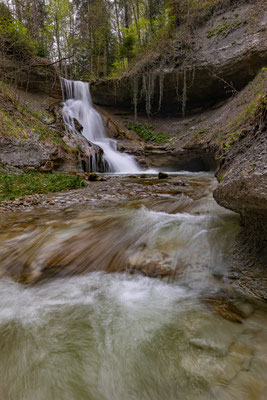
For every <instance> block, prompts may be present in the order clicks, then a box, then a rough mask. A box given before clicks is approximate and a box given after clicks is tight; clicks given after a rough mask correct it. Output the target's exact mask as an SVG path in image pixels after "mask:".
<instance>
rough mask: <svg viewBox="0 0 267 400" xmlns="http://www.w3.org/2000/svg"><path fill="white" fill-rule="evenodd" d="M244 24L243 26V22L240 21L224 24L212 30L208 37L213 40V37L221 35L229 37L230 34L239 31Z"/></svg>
mask: <svg viewBox="0 0 267 400" xmlns="http://www.w3.org/2000/svg"><path fill="white" fill-rule="evenodd" d="M242 24H243V21H240V20H235V21H227V22H224V23H223V24H222V25H220V26H217V27H216V28H214V29H211V30H210V31H209V32H208V34H207V37H208V38H211V37H213V36H220V35H223V36H227V35H228V34H229V33H230V32H232V31H233V30H235V29H237V28H238V27H239V26H241V25H242Z"/></svg>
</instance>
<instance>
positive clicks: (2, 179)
mask: <svg viewBox="0 0 267 400" xmlns="http://www.w3.org/2000/svg"><path fill="white" fill-rule="evenodd" d="M84 186H85V183H84V181H83V180H82V178H81V177H80V176H76V175H68V174H62V173H53V174H52V173H40V172H29V173H23V174H19V175H15V174H7V173H3V172H1V173H0V201H3V200H14V199H16V198H19V197H23V196H26V195H30V194H35V193H51V192H59V191H62V190H67V189H79V188H82V187H84Z"/></svg>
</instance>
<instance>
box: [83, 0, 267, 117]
mask: <svg viewBox="0 0 267 400" xmlns="http://www.w3.org/2000/svg"><path fill="white" fill-rule="evenodd" d="M242 3H243V4H238V6H237V9H236V11H237V12H238V20H239V21H240V24H238V25H237V27H236V29H233V30H232V31H230V32H228V34H227V36H225V35H223V34H222V35H219V34H218V35H214V36H212V37H210V36H209V33H210V32H211V31H212V30H213V29H215V28H216V27H217V28H219V27H220V26H222V25H223V24H227V23H231V21H233V9H232V7H231V6H230V7H229V6H228V7H225V9H224V10H223V9H222V10H221V11H220V12H218V13H217V15H216V13H215V12H212V13H211V15H212V18H207V20H206V21H203V22H204V23H202V24H199V25H198V24H196V26H194V30H193V31H194V33H193V34H192V36H191V41H190V42H188V40H187V39H186V40H187V45H186V46H189V47H190V50H189V51H188V49H186V48H185V45H184V44H183V45H181V43H182V41H183V39H182V38H183V37H184V36H185V34H184V31H186V29H187V28H186V27H185V26H183V25H182V26H180V27H179V28H178V30H177V32H176V37H177V38H179V39H178V40H177V41H176V43H175V42H174V43H173V44H172V46H173V51H172V52H170V53H167V54H162V51H159V52H158V53H157V52H156V51H155V52H154V53H152V54H151V52H148V55H147V57H143V58H142V61H141V62H139V63H137V64H136V65H135V67H134V71H137V72H139V75H140V78H139V80H138V84H139V93H140V94H141V93H142V84H143V80H144V79H146V78H147V79H150V76H152V74H151V72H152V73H153V74H154V75H153V76H154V77H155V78H156V79H155V82H154V83H155V85H154V92H153V98H152V99H150V102H151V103H152V107H153V105H154V110H155V111H156V110H157V108H158V100H159V98H160V94H162V93H161V91H160V83H159V82H160V79H159V78H160V77H162V76H163V77H164V85H163V96H162V110H163V111H164V112H166V113H170V112H171V113H176V114H177V113H178V112H179V110H180V113H181V109H182V104H181V103H182V101H181V98H182V97H183V93H184V85H183V82H184V76H185V74H186V80H187V82H188V85H187V87H186V96H187V104H186V107H187V110H192V111H199V110H200V109H201V108H202V109H203V107H204V108H207V107H210V106H213V105H214V104H216V103H218V102H220V101H221V100H223V99H225V98H228V97H229V96H231V95H232V94H233V93H236V91H239V90H241V89H242V88H243V87H244V86H245V85H246V84H247V83H248V82H250V81H251V80H252V79H253V78H254V77H255V75H256V74H257V73H258V71H259V70H260V68H261V67H264V66H265V65H266V62H267V41H266V31H265V27H266V14H265V13H264V12H259V10H258V7H259V6H258V5H257V4H256V3H255V2H250V3H248V2H242ZM228 4H230V3H228ZM231 4H232V3H231ZM255 18H256V19H255ZM252 21H253V23H251V22H252ZM179 30H180V31H179ZM183 30H184V31H183ZM192 54H194V57H193V59H192ZM164 55H165V60H166V61H165V63H164ZM181 60H182V61H181ZM138 69H139V71H138ZM137 76H138V75H137ZM137 79H138V78H137ZM137 79H136V80H137ZM136 80H135V82H136ZM132 83H133V77H131V74H130V73H128V74H127V75H125V77H123V78H121V77H120V78H117V79H116V78H115V79H109V80H99V81H95V82H92V83H91V92H92V97H93V100H94V102H95V103H97V104H99V105H103V106H114V107H120V108H122V109H125V108H126V107H127V105H128V107H132V99H133V92H132V90H131V88H132V87H133V86H132ZM177 94H178V96H177ZM138 108H139V109H140V110H142V111H145V108H146V99H145V96H143V97H142V96H140V102H139V105H138Z"/></svg>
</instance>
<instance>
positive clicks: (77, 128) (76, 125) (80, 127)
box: [74, 118, 83, 132]
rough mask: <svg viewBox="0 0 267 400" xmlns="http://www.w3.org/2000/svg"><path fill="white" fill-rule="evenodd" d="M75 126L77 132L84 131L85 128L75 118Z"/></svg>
mask: <svg viewBox="0 0 267 400" xmlns="http://www.w3.org/2000/svg"><path fill="white" fill-rule="evenodd" d="M74 125H75V129H76V131H77V132H81V131H82V130H83V126H82V125H81V124H80V122H79V121H78V120H77V119H76V118H74Z"/></svg>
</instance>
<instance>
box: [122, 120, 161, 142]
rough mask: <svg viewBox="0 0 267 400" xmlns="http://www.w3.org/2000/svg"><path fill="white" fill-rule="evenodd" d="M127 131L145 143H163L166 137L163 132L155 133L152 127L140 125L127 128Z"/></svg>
mask: <svg viewBox="0 0 267 400" xmlns="http://www.w3.org/2000/svg"><path fill="white" fill-rule="evenodd" d="M128 129H130V130H132V131H134V132H136V133H137V134H138V135H139V136H140V137H141V138H142V139H143V140H144V141H145V142H155V143H158V144H161V143H165V142H166V141H167V140H168V136H167V135H165V133H163V132H159V133H155V132H154V127H153V126H152V125H142V124H139V123H136V124H134V125H130V126H128Z"/></svg>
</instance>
